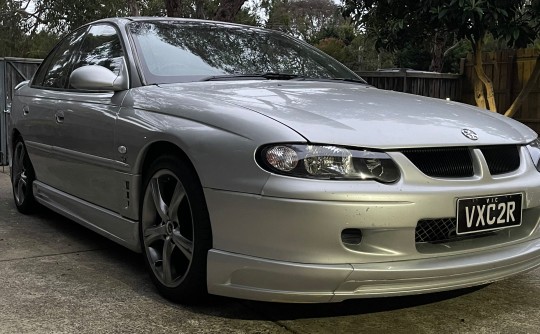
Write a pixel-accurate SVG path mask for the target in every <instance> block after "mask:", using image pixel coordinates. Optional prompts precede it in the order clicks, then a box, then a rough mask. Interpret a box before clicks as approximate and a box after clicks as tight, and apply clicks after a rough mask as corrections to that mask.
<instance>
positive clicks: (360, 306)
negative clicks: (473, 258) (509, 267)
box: [190, 285, 487, 321]
mask: <svg viewBox="0 0 540 334" xmlns="http://www.w3.org/2000/svg"><path fill="white" fill-rule="evenodd" d="M486 286H487V285H482V286H478V287H472V288H466V289H459V290H453V291H445V292H437V293H429V294H422V295H413V296H401V297H385V298H362V299H351V300H346V301H343V302H341V303H323V304H284V303H271V302H257V301H248V300H238V299H233V298H225V297H217V296H211V297H209V303H208V302H205V303H204V304H201V305H197V306H190V308H191V309H192V310H193V311H194V312H200V313H209V314H212V313H213V310H214V309H215V308H216V307H217V308H220V309H222V310H226V309H227V308H229V306H230V305H231V304H232V303H240V304H241V305H243V306H244V308H246V309H247V310H249V311H250V312H244V313H240V312H231V313H228V312H223V313H222V314H220V316H222V317H226V318H231V319H243V320H265V319H266V320H272V321H282V320H296V319H306V318H325V317H339V316H349V315H361V314H372V313H379V312H387V311H393V310H399V309H406V308H410V307H417V306H422V305H428V304H433V303H438V302H441V301H445V300H450V299H454V298H458V297H461V296H463V295H467V294H470V293H473V292H476V291H478V290H481V289H483V288H484V287H486ZM231 309H235V308H234V307H233V308H231Z"/></svg>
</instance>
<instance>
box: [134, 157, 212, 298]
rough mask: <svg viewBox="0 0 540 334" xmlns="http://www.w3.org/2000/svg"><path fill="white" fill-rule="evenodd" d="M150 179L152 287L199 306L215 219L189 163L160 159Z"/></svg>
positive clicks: (144, 212) (147, 243)
mask: <svg viewBox="0 0 540 334" xmlns="http://www.w3.org/2000/svg"><path fill="white" fill-rule="evenodd" d="M145 175H146V177H145V178H144V185H145V186H144V189H145V190H144V196H143V201H142V206H141V216H140V217H141V218H140V235H141V245H142V250H143V253H144V258H145V264H146V267H147V269H148V271H149V273H150V277H151V278H152V281H153V282H154V284H155V285H156V287H157V289H158V290H159V292H160V293H161V294H162V295H163V296H165V297H166V298H168V299H170V300H173V301H179V302H194V301H196V300H197V299H198V298H200V297H203V296H205V295H206V293H207V290H206V259H207V253H208V250H209V249H210V248H211V246H212V234H211V228H210V219H209V216H208V210H207V208H206V204H205V199H204V195H203V192H202V187H201V185H200V183H199V181H198V178H197V175H196V174H195V172H194V171H193V169H192V168H191V166H189V165H188V164H187V163H185V162H184V161H182V160H180V159H178V158H176V157H173V156H164V157H160V158H158V159H157V160H155V161H154V163H152V165H151V166H150V168H149V170H148V172H147V173H145Z"/></svg>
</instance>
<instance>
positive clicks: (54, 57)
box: [34, 29, 86, 88]
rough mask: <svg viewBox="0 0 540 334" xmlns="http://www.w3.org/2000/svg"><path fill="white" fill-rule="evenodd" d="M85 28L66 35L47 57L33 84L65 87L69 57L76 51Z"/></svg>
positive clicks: (69, 65)
mask: <svg viewBox="0 0 540 334" xmlns="http://www.w3.org/2000/svg"><path fill="white" fill-rule="evenodd" d="M85 32H86V29H82V30H78V31H76V32H74V33H72V34H71V35H69V36H67V37H66V38H65V39H64V40H63V41H62V42H61V43H60V44H59V45H58V46H57V48H56V50H55V51H54V54H51V56H49V57H50V60H49V58H47V59H46V60H45V62H44V64H43V66H42V67H41V68H40V71H39V72H38V73H37V74H36V79H35V81H34V84H35V85H38V86H43V87H50V88H65V87H66V82H67V79H68V75H69V72H70V70H71V62H70V60H71V57H72V55H73V54H74V53H76V52H77V50H78V48H79V45H80V44H79V43H80V41H81V40H82V38H83V36H84V33H85Z"/></svg>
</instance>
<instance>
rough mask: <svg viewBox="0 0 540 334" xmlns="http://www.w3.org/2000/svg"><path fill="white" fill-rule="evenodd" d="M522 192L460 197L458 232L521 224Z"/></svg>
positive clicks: (480, 230)
mask: <svg viewBox="0 0 540 334" xmlns="http://www.w3.org/2000/svg"><path fill="white" fill-rule="evenodd" d="M522 197H523V195H522V194H509V195H498V196H488V197H474V198H460V199H458V201H457V228H456V233H457V234H468V233H476V232H483V231H489V230H497V229H501V228H507V227H514V226H519V225H521V203H522Z"/></svg>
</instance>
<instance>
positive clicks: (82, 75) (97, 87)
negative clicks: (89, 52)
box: [69, 58, 129, 92]
mask: <svg viewBox="0 0 540 334" xmlns="http://www.w3.org/2000/svg"><path fill="white" fill-rule="evenodd" d="M69 81H70V84H71V86H73V87H75V88H76V89H83V90H94V91H115V92H116V91H121V90H126V89H128V88H129V80H128V76H127V69H126V63H125V61H124V59H123V58H122V67H121V70H120V75H116V74H114V73H113V72H112V71H111V70H109V69H108V68H105V67H103V66H99V65H88V66H83V67H79V68H77V69H75V70H74V71H73V72H71V75H70V76H69Z"/></svg>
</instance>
